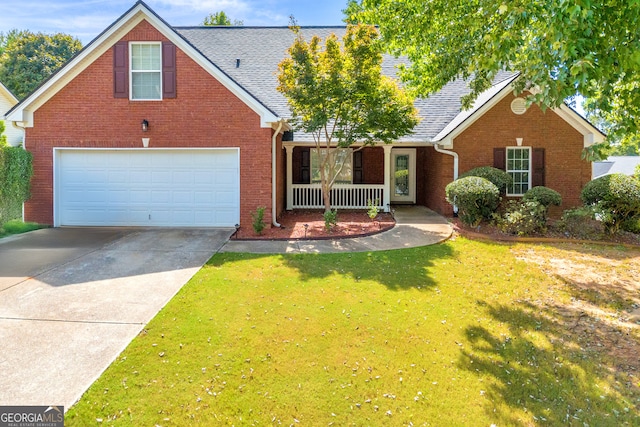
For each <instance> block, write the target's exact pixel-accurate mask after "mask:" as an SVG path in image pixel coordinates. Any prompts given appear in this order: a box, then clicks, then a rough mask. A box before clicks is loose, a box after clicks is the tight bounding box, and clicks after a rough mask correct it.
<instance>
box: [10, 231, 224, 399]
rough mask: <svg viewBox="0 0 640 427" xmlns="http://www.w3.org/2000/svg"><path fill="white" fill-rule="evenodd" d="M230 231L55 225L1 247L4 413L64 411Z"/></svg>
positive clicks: (220, 243) (221, 244)
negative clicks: (20, 408)
mask: <svg viewBox="0 0 640 427" xmlns="http://www.w3.org/2000/svg"><path fill="white" fill-rule="evenodd" d="M233 231H234V230H233V229H197V230H196V229H162V228H161V229H114V228H55V229H46V230H38V231H35V232H31V233H27V234H25V235H21V236H16V237H13V238H10V239H3V240H0V372H1V373H2V374H1V375H0V406H4V405H38V406H42V405H45V406H48V405H64V407H65V410H66V409H68V408H69V407H70V406H71V405H72V404H73V403H74V402H75V401H76V400H78V399H79V398H80V396H81V395H82V393H84V392H85V391H86V389H87V388H88V387H89V386H90V385H91V384H92V383H93V382H94V381H95V380H96V379H97V378H98V377H99V376H100V374H101V373H102V372H103V371H104V370H105V369H106V368H107V367H108V366H109V364H110V363H111V362H112V361H113V360H115V358H116V357H117V356H118V354H120V352H121V351H122V350H124V348H125V347H126V346H127V345H128V344H129V342H131V340H132V339H133V338H134V337H135V336H136V335H137V334H138V333H139V332H140V331H141V330H142V328H143V327H144V325H145V324H146V323H147V322H149V320H151V319H152V318H153V317H154V316H155V315H156V313H157V312H158V311H159V310H160V309H161V308H162V307H163V306H164V305H165V304H166V303H167V302H168V301H169V300H170V299H171V298H172V297H173V296H174V295H175V294H176V292H178V290H179V289H180V288H181V287H182V286H183V285H184V284H185V283H186V282H187V281H188V280H189V279H190V278H191V277H192V276H193V275H194V274H195V273H196V272H197V271H198V270H199V269H200V267H202V265H203V264H204V263H205V262H206V261H207V260H208V259H209V258H210V257H211V256H212V255H213V254H214V253H216V252H217V251H218V250H220V248H221V247H222V246H223V245H224V244H225V242H226V241H227V240H228V239H229V236H230V235H231V234H232V233H233Z"/></svg>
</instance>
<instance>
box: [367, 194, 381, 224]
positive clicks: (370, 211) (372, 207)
mask: <svg viewBox="0 0 640 427" xmlns="http://www.w3.org/2000/svg"><path fill="white" fill-rule="evenodd" d="M367 207H368V208H367V216H369V218H371V219H372V220H373V219H376V217H377V216H378V213H379V212H380V209H379V208H378V199H375V200H374V201H371V199H369V200H367Z"/></svg>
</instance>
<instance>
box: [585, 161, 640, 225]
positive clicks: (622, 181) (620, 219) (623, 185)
mask: <svg viewBox="0 0 640 427" xmlns="http://www.w3.org/2000/svg"><path fill="white" fill-rule="evenodd" d="M580 197H581V199H582V201H583V202H584V204H585V205H587V206H594V207H595V208H596V209H597V210H598V211H599V217H600V218H601V220H602V223H603V224H604V226H605V229H606V230H607V231H608V232H609V233H610V234H614V233H617V232H618V231H619V229H620V227H621V225H622V224H623V223H624V222H625V221H628V220H630V219H632V218H634V217H638V216H640V181H638V180H637V179H635V178H633V177H630V176H627V175H623V174H620V173H615V174H611V175H605V176H601V177H600V178H596V179H594V180H593V181H590V182H588V183H587V185H585V186H584V188H583V189H582V193H581V194H580Z"/></svg>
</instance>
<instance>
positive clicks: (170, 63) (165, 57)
mask: <svg viewBox="0 0 640 427" xmlns="http://www.w3.org/2000/svg"><path fill="white" fill-rule="evenodd" d="M162 97H163V98H175V97H176V46H175V45H174V44H173V43H170V42H162Z"/></svg>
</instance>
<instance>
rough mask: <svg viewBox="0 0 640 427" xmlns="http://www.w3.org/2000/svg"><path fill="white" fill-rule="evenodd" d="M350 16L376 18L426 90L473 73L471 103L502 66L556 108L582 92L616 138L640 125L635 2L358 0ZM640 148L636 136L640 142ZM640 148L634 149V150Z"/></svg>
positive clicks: (638, 10) (639, 22) (412, 78)
mask: <svg viewBox="0 0 640 427" xmlns="http://www.w3.org/2000/svg"><path fill="white" fill-rule="evenodd" d="M350 3H355V4H352V5H350V6H349V7H348V8H347V10H346V12H347V13H350V14H351V15H356V16H350V17H349V19H350V20H351V21H353V20H357V21H360V22H367V23H371V24H377V25H379V28H380V33H381V35H382V39H383V40H384V42H385V44H386V47H387V49H388V50H389V51H390V52H392V53H394V54H403V55H406V56H407V57H408V58H409V60H410V61H411V65H409V66H407V67H406V69H405V70H404V71H403V72H402V73H401V76H402V78H403V80H404V81H406V82H407V84H408V85H410V86H412V87H414V88H415V89H416V90H417V91H418V92H419V94H420V95H429V94H431V93H434V92H437V91H438V90H440V89H441V88H442V87H443V86H444V85H446V84H447V83H449V82H450V81H452V80H454V79H457V78H467V79H469V87H470V89H471V92H470V94H469V95H467V96H464V97H463V103H464V105H465V106H467V107H469V106H471V105H472V103H473V101H474V99H476V98H477V96H478V95H479V94H481V93H482V92H484V91H485V90H487V89H488V88H489V87H491V85H492V84H493V80H494V77H496V75H497V73H498V72H500V71H502V70H507V71H514V72H520V73H521V77H520V78H519V79H518V80H517V81H516V82H515V86H516V87H515V89H516V91H517V92H521V91H523V90H526V89H533V90H532V91H531V92H530V94H531V95H530V98H529V100H530V101H533V102H536V103H539V104H540V105H541V106H543V107H544V106H551V107H557V106H559V105H562V103H563V102H565V100H567V99H568V98H573V97H575V96H577V95H579V96H582V97H584V98H587V99H588V100H589V107H590V110H591V111H594V112H598V113H600V114H601V115H602V116H604V118H605V119H607V121H608V122H609V123H610V124H611V126H610V127H609V128H608V129H607V131H608V132H607V133H608V134H613V135H614V136H616V137H621V136H623V135H628V134H633V135H637V134H638V133H639V131H640V82H639V81H638V73H640V6H639V4H638V2H637V1H629V0H608V1H555V0H535V1H531V0H524V1H523V0H513V1H505V0H486V1H457V2H452V1H450V0H430V1H425V0H404V1H396V0H358V1H355V0H351V1H350ZM635 142H636V144H637V142H638V138H636V140H635ZM636 148H637V146H636Z"/></svg>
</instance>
